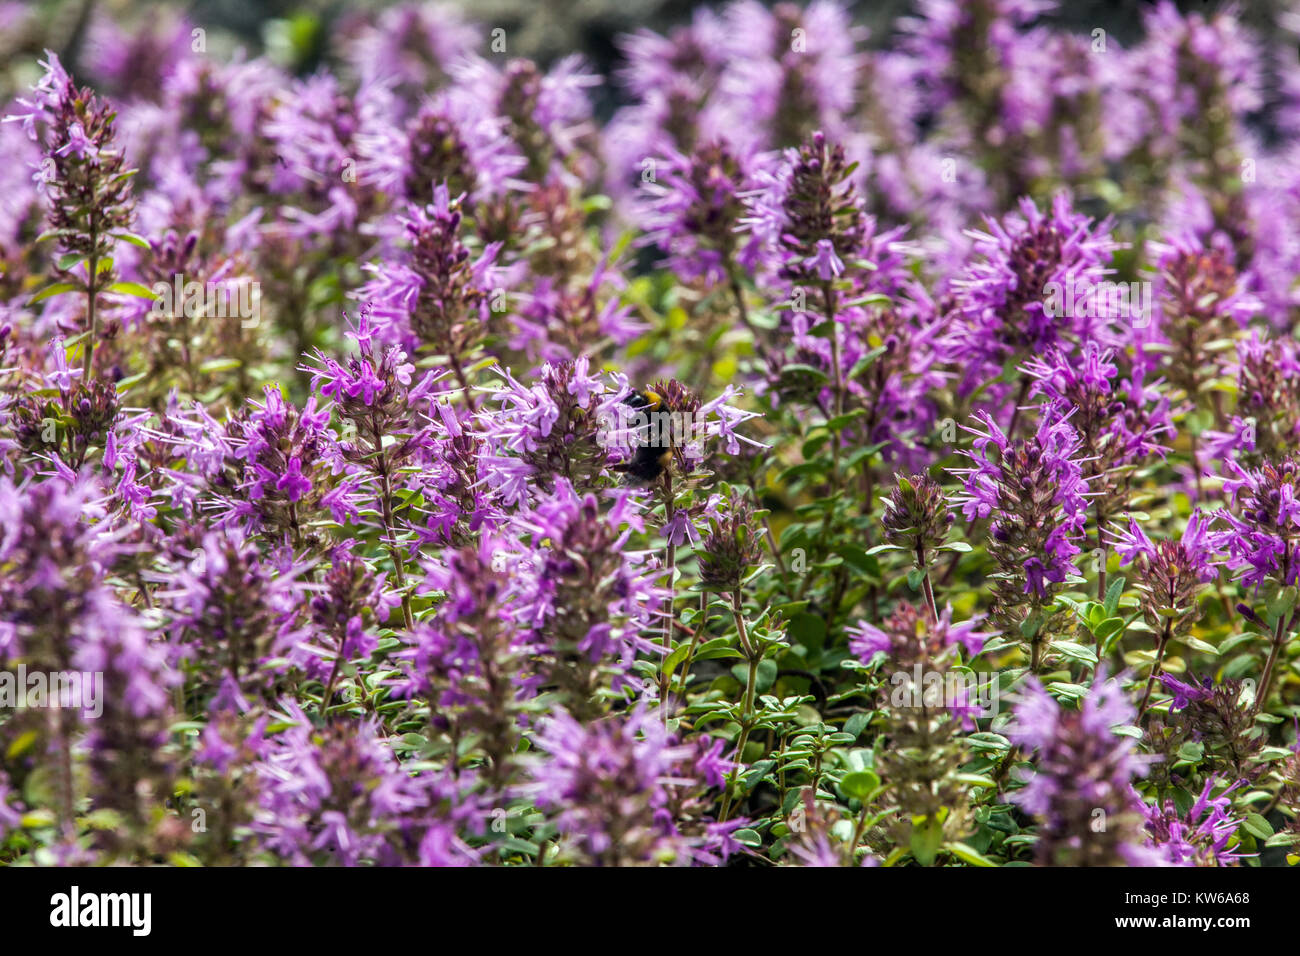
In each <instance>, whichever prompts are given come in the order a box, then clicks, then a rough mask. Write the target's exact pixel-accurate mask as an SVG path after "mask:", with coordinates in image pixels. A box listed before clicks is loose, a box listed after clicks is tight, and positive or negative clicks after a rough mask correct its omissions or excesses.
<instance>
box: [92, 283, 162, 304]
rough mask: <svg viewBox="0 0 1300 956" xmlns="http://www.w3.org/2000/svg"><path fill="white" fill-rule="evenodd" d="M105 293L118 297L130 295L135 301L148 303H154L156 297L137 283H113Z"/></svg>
mask: <svg viewBox="0 0 1300 956" xmlns="http://www.w3.org/2000/svg"><path fill="white" fill-rule="evenodd" d="M104 291H106V292H116V293H117V294H118V295H131V296H135V297H136V298H137V299H148V300H149V301H150V302H156V301H157V300H158V296H156V295H155V294H154V293H153V291H152V290H151V289H149V288H146V287H145V286H143V285H141V284H140V283H138V282H114V283H113V284H112V285H111V286H109V287H108V288H107V289H106V290H104Z"/></svg>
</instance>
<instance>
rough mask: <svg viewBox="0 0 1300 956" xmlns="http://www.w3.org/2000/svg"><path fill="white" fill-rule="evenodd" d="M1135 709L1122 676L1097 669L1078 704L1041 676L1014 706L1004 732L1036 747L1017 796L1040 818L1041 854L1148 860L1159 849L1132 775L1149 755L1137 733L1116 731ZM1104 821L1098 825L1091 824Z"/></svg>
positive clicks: (1065, 861) (1110, 861)
mask: <svg viewBox="0 0 1300 956" xmlns="http://www.w3.org/2000/svg"><path fill="white" fill-rule="evenodd" d="M1136 716H1137V714H1136V712H1135V710H1134V708H1133V705H1132V703H1130V702H1129V700H1128V698H1127V697H1126V696H1125V695H1124V691H1123V689H1122V688H1121V687H1120V685H1119V682H1118V681H1116V680H1107V679H1106V674H1105V668H1104V666H1103V667H1101V668H1099V669H1098V673H1097V675H1096V680H1095V681H1094V682H1093V685H1092V688H1091V689H1090V690H1089V692H1088V693H1087V694H1085V695H1084V696H1083V697H1082V698H1081V699H1080V701H1079V709H1078V710H1068V709H1066V708H1065V707H1063V706H1062V705H1061V704H1059V703H1057V701H1056V700H1055V698H1053V697H1052V695H1051V694H1049V693H1048V692H1047V691H1046V690H1044V689H1043V687H1042V685H1041V684H1039V683H1038V681H1037V679H1036V678H1030V680H1029V683H1028V686H1027V689H1026V691H1025V692H1024V694H1023V695H1022V696H1021V698H1020V701H1019V703H1018V705H1017V707H1016V712H1015V718H1014V720H1013V722H1012V723H1011V724H1010V725H1009V726H1008V727H1007V729H1006V735H1007V736H1008V737H1009V738H1010V739H1011V740H1012V742H1014V743H1016V744H1019V745H1020V746H1021V747H1024V748H1025V749H1026V750H1030V751H1035V752H1036V755H1035V757H1034V767H1033V769H1032V770H1031V771H1029V774H1028V777H1027V779H1026V780H1025V781H1024V786H1023V788H1021V789H1020V790H1017V791H1014V792H1012V793H1011V794H1010V798H1009V799H1010V800H1011V802H1013V803H1015V804H1017V805H1019V806H1020V807H1021V808H1023V809H1024V810H1025V812H1026V813H1030V814H1032V815H1034V816H1035V817H1038V818H1039V820H1040V824H1039V830H1038V846H1037V858H1038V860H1039V862H1040V863H1042V864H1044V865H1049V866H1062V865H1065V866H1098V865H1109V866H1125V865H1127V866H1143V865H1146V866H1150V865H1154V864H1155V862H1156V859H1157V854H1154V853H1151V852H1149V851H1146V850H1144V849H1143V843H1144V841H1143V839H1142V833H1141V829H1140V821H1141V812H1142V811H1143V810H1145V807H1144V805H1143V804H1142V801H1141V800H1140V799H1139V798H1137V796H1136V794H1135V793H1134V791H1133V788H1132V781H1133V780H1134V779H1135V778H1137V777H1141V776H1144V775H1145V773H1146V769H1147V768H1146V763H1147V760H1146V758H1144V757H1143V755H1141V754H1139V753H1137V752H1136V748H1137V743H1136V741H1135V740H1133V738H1132V737H1128V736H1123V735H1120V734H1116V733H1115V732H1114V729H1113V728H1115V727H1117V726H1119V725H1127V724H1131V723H1132V722H1133V721H1134V719H1135V718H1136ZM1098 811H1100V814H1101V817H1100V819H1102V820H1104V822H1105V826H1104V828H1101V829H1100V830H1099V829H1098V828H1097V827H1095V826H1093V822H1094V821H1095V820H1097V819H1098Z"/></svg>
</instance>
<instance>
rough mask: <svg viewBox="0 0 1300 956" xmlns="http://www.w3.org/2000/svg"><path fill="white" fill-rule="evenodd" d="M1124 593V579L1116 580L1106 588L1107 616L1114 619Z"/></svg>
mask: <svg viewBox="0 0 1300 956" xmlns="http://www.w3.org/2000/svg"><path fill="white" fill-rule="evenodd" d="M1123 593H1124V579H1123V578H1116V579H1115V580H1114V581H1111V582H1110V587H1108V588H1106V601H1105V607H1106V616H1107V617H1114V616H1115V612H1116V611H1117V610H1119V598H1120V595H1121V594H1123Z"/></svg>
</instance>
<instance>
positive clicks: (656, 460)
mask: <svg viewBox="0 0 1300 956" xmlns="http://www.w3.org/2000/svg"><path fill="white" fill-rule="evenodd" d="M623 404H624V405H629V406H631V407H632V408H634V409H636V410H637V411H638V412H640V413H642V414H645V415H653V414H655V413H656V412H661V411H663V410H664V400H663V396H661V395H660V394H659V393H658V392H655V391H651V390H650V389H646V390H644V391H640V392H633V393H632V394H631V395H629V396H628V397H627V398H625V399H623ZM670 432H671V430H670V429H668V428H654V427H651V428H650V436H649V437H648V438H645V439H644V440H643V441H641V442H639V443H638V444H637V446H636V448H635V450H634V451H633V452H632V457H631V458H629V459H628V460H627V461H625V462H623V463H622V464H618V465H614V466H613V470H614V471H618V472H622V473H623V474H625V475H627V477H628V479H629V480H631V481H634V482H637V483H639V484H646V485H651V484H654V483H655V482H656V481H658V480H659V478H660V477H661V476H662V475H663V474H664V472H666V471H667V470H668V469H669V468H670V467H671V466H672V461H673V444H672V436H671V433H670Z"/></svg>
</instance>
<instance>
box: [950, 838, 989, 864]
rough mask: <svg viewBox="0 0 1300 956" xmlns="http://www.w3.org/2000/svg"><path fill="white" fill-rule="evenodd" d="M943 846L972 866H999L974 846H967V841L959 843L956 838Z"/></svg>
mask: <svg viewBox="0 0 1300 956" xmlns="http://www.w3.org/2000/svg"><path fill="white" fill-rule="evenodd" d="M943 848H944V849H945V850H947V851H948V852H949V853H951V854H952V855H953V856H955V857H957V859H959V860H962V861H964V862H966V863H969V864H971V865H972V866H997V864H996V863H994V862H993V861H992V860H990V859H989V858H988V857H986V856H983V855H982V854H980V853H977V852H976V851H975V850H974V848H972V847H969V846H967V845H966V844H965V843H958V842H957V841H955V840H949V841H948V842H947V843H945V844H944V845H943Z"/></svg>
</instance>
